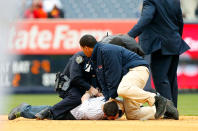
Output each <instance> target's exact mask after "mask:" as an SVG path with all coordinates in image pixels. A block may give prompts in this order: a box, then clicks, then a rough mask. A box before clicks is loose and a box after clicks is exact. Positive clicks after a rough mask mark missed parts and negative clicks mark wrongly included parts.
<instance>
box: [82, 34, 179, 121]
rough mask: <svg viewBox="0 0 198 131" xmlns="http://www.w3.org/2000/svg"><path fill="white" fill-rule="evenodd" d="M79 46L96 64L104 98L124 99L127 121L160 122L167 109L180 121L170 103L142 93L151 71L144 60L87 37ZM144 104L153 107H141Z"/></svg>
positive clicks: (153, 95)
mask: <svg viewBox="0 0 198 131" xmlns="http://www.w3.org/2000/svg"><path fill="white" fill-rule="evenodd" d="M80 46H81V48H82V50H83V52H84V54H85V55H86V56H87V57H90V58H91V60H92V61H93V63H94V65H95V70H96V76H97V79H98V82H99V84H100V86H101V89H102V93H103V95H104V97H105V99H106V100H108V99H109V98H115V97H117V96H118V95H120V96H122V97H123V99H124V107H125V113H126V117H127V119H143V118H144V117H147V116H148V115H149V116H148V117H151V116H152V117H153V118H155V119H158V118H160V117H161V116H162V115H163V114H164V113H165V111H166V109H170V110H169V111H170V113H171V114H173V115H174V119H178V111H177V109H176V108H175V107H174V106H173V103H172V102H171V101H169V100H167V99H166V98H164V97H162V96H160V95H159V94H158V95H156V94H154V93H150V92H147V91H144V90H143V88H144V86H145V84H146V82H147V80H148V76H149V70H148V64H147V63H146V62H145V61H144V59H143V58H142V57H140V56H139V55H137V54H136V53H134V52H131V51H129V50H127V49H125V48H123V47H120V46H116V45H111V44H102V43H99V42H97V41H96V39H95V38H94V37H93V36H92V35H88V34H87V35H84V36H83V37H82V38H81V39H80ZM117 93H118V94H117ZM145 102H147V103H148V104H149V105H150V106H151V107H150V108H144V109H143V108H140V105H141V104H143V103H145ZM167 107H168V108H167Z"/></svg>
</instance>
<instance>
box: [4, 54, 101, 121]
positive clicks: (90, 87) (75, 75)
mask: <svg viewBox="0 0 198 131" xmlns="http://www.w3.org/2000/svg"><path fill="white" fill-rule="evenodd" d="M92 71H93V68H92V67H91V65H90V63H89V60H88V58H87V57H86V56H85V55H84V53H83V52H78V53H76V54H75V55H73V56H72V57H71V58H70V60H69V62H68V63H67V65H66V67H65V69H64V71H63V73H57V75H56V81H55V89H56V91H57V92H58V93H59V96H60V97H61V98H63V99H62V100H61V101H60V102H59V103H57V104H55V105H54V106H52V107H48V106H47V107H46V106H41V107H40V108H42V110H41V109H37V110H41V111H40V112H39V113H37V114H36V117H37V119H45V118H48V119H53V120H62V119H65V114H66V112H69V111H70V110H71V109H73V108H75V107H77V106H78V105H80V104H81V97H82V95H83V94H84V93H85V92H86V91H87V93H89V94H90V95H91V96H93V95H96V94H97V93H98V90H97V89H95V88H94V86H96V84H95V83H94V82H95V81H94V79H95V78H94V77H95V76H94V75H92V73H93V72H92ZM22 106H23V104H22V105H21V107H20V106H19V107H17V108H14V109H13V110H12V111H11V112H10V113H9V115H8V119H9V120H13V119H15V118H17V117H20V109H21V108H22ZM44 107H45V108H44ZM43 108H44V109H43Z"/></svg>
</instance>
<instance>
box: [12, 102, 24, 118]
mask: <svg viewBox="0 0 198 131" xmlns="http://www.w3.org/2000/svg"><path fill="white" fill-rule="evenodd" d="M25 106H28V104H27V103H22V104H20V105H18V106H17V107H15V108H13V109H12V110H11V111H10V113H9V114H8V120H14V119H16V118H18V117H21V112H22V110H23V108H24V107H25Z"/></svg>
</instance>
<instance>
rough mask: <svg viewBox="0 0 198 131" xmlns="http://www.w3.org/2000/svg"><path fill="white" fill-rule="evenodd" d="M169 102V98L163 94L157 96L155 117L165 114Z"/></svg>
mask: <svg viewBox="0 0 198 131" xmlns="http://www.w3.org/2000/svg"><path fill="white" fill-rule="evenodd" d="M167 102H168V100H167V99H166V98H164V97H163V96H161V95H159V94H157V95H156V96H155V107H156V113H155V119H159V118H160V117H161V116H163V115H164V113H165V112H166V106H167Z"/></svg>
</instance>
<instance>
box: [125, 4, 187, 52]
mask: <svg viewBox="0 0 198 131" xmlns="http://www.w3.org/2000/svg"><path fill="white" fill-rule="evenodd" d="M182 32H183V18H182V11H181V7H180V0H144V1H143V9H142V14H141V17H140V19H139V21H138V23H137V24H136V25H135V26H134V27H133V28H132V29H131V30H130V32H129V33H128V34H129V35H130V36H131V37H134V38H135V37H137V36H139V43H140V45H141V47H142V49H143V50H144V53H145V54H150V53H152V52H154V51H156V50H158V49H161V50H162V54H164V55H180V54H182V53H183V52H185V51H186V50H188V49H189V46H188V45H187V44H186V43H185V41H184V40H182V37H181V36H182Z"/></svg>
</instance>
